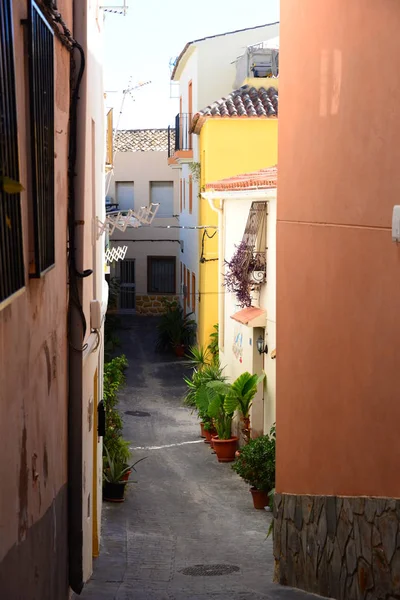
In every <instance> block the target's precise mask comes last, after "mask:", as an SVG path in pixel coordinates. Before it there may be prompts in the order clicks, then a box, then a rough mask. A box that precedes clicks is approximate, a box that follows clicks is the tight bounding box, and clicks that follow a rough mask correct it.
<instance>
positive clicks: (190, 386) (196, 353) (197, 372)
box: [183, 348, 226, 443]
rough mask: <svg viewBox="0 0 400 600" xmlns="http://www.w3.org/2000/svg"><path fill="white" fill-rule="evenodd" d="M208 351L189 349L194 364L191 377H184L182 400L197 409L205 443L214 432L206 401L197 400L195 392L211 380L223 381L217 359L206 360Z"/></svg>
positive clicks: (191, 362) (190, 358) (191, 361)
mask: <svg viewBox="0 0 400 600" xmlns="http://www.w3.org/2000/svg"><path fill="white" fill-rule="evenodd" d="M208 356H209V355H208V353H207V352H205V351H204V350H202V349H201V348H191V349H190V351H189V360H190V364H192V365H194V369H193V373H192V377H191V378H189V377H184V381H185V383H186V386H187V392H186V394H185V396H184V399H183V402H184V404H185V405H186V406H190V407H191V408H193V409H194V410H195V411H197V414H198V417H199V419H200V428H201V429H200V430H201V434H202V435H204V437H205V441H206V443H210V441H211V435H212V434H214V433H216V432H215V429H214V426H213V423H212V418H211V417H210V416H209V415H208V401H207V402H206V404H204V398H203V399H202V401H201V402H198V399H197V394H198V392H199V390H200V389H201V388H203V387H204V386H205V385H206V384H207V383H209V382H211V381H225V379H226V378H225V376H224V375H223V374H222V371H223V369H222V368H221V366H220V364H219V361H218V360H216V361H212V362H211V363H209V362H207V359H208Z"/></svg>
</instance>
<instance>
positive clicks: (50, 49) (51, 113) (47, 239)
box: [28, 0, 56, 278]
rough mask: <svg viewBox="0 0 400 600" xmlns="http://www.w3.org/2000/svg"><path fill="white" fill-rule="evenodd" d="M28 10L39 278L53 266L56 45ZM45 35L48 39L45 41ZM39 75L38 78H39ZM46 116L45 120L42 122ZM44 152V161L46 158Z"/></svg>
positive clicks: (37, 13) (35, 11)
mask: <svg viewBox="0 0 400 600" xmlns="http://www.w3.org/2000/svg"><path fill="white" fill-rule="evenodd" d="M28 6H29V17H28V24H29V104H30V125H31V130H30V134H31V174H32V177H31V179H32V207H33V236H34V240H33V242H34V243H33V246H34V261H33V264H32V266H31V267H30V270H29V276H30V277H32V278H40V277H42V276H43V275H45V274H46V273H47V272H48V271H49V270H50V269H52V268H54V266H55V263H56V240H55V158H54V148H55V139H54V138H55V126H54V125H55V47H54V46H55V45H54V31H53V29H52V28H51V26H50V25H49V23H48V21H47V19H46V17H45V16H44V14H43V13H42V11H41V9H40V7H39V6H38V4H37V3H36V2H35V0H29V5H28ZM38 24H39V25H38ZM39 26H40V27H41V30H40V39H39V34H37V31H36V30H35V28H36V27H39ZM35 31H36V34H37V35H36V36H35ZM43 32H45V33H43ZM45 35H47V36H50V37H47V38H46V39H45ZM38 73H39V74H40V75H41V77H38ZM48 96H49V98H48ZM44 107H45V109H44ZM46 116H47V119H46V118H45V117H46ZM46 129H47V131H46ZM46 151H47V157H45V153H46ZM44 157H45V158H44ZM46 183H47V185H46Z"/></svg>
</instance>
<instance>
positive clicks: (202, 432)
mask: <svg viewBox="0 0 400 600" xmlns="http://www.w3.org/2000/svg"><path fill="white" fill-rule="evenodd" d="M200 437H202V438H205V437H206V434H205V432H204V423H200Z"/></svg>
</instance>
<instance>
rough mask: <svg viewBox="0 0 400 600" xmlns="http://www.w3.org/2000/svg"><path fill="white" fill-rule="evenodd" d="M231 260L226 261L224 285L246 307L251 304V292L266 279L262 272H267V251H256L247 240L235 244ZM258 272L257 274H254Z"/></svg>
mask: <svg viewBox="0 0 400 600" xmlns="http://www.w3.org/2000/svg"><path fill="white" fill-rule="evenodd" d="M235 248H236V250H235V253H234V254H233V256H232V258H231V260H229V261H225V274H224V285H225V286H226V288H227V290H228V291H229V292H232V293H234V294H235V296H236V299H237V301H238V304H239V305H240V306H241V307H242V308H244V307H246V306H251V300H252V298H251V292H252V291H253V290H254V289H257V288H258V286H259V285H260V284H261V283H263V282H264V281H265V278H264V277H261V276H260V273H261V272H262V273H265V268H266V265H265V253H262V252H254V247H253V246H249V245H248V244H247V243H246V242H245V241H242V242H240V244H239V245H238V246H235ZM254 273H258V275H257V276H253V274H254Z"/></svg>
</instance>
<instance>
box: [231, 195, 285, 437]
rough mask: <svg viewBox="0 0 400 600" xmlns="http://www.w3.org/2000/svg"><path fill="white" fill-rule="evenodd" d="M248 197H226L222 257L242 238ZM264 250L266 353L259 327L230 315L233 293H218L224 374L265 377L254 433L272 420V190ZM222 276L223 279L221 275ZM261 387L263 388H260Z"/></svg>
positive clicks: (257, 402) (234, 304)
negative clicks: (259, 343)
mask: <svg viewBox="0 0 400 600" xmlns="http://www.w3.org/2000/svg"><path fill="white" fill-rule="evenodd" d="M255 200H256V199H255V198H252V197H251V196H250V197H249V196H247V197H243V196H240V194H239V193H238V195H237V196H236V197H235V198H232V197H231V198H229V199H225V200H224V203H223V214H222V218H220V225H222V228H223V235H222V236H221V238H222V239H221V245H220V248H221V250H222V255H223V258H224V259H225V260H230V259H231V258H232V255H233V254H234V251H235V245H238V244H239V243H240V242H241V240H242V237H243V233H244V228H245V225H246V221H247V217H248V214H249V210H250V208H251V204H252V202H253V201H255ZM266 247H267V248H268V250H267V283H266V284H264V285H263V286H262V288H261V291H260V294H259V306H260V307H261V308H263V309H264V310H266V319H265V340H266V343H267V345H268V349H269V351H268V354H267V355H265V354H262V355H261V356H260V355H259V354H258V351H257V348H256V341H257V338H258V337H259V335H260V334H262V329H261V328H260V327H257V328H253V327H248V326H246V325H242V324H240V323H237V322H236V321H234V320H233V319H231V315H233V314H234V313H236V312H237V311H239V310H241V308H240V306H239V305H238V304H237V301H236V298H235V296H234V294H232V293H230V292H227V291H226V289H225V288H223V287H222V288H221V291H225V293H222V294H220V306H219V316H220V358H221V364H222V365H223V366H225V373H226V375H227V376H228V377H229V379H231V380H234V379H236V377H238V376H239V375H240V374H241V373H243V372H244V371H249V372H250V373H261V372H262V370H264V371H265V373H266V376H267V384H266V386H260V387H259V391H258V394H257V396H256V398H255V401H254V406H253V412H252V428H253V430H254V432H256V433H261V432H262V431H264V432H266V433H268V432H269V429H270V427H271V425H272V424H273V423H274V422H275V387H276V384H275V360H273V359H271V352H272V350H274V349H275V344H276V337H275V336H276V300H275V297H276V198H275V192H273V193H269V198H268V217H267V233H266ZM221 279H222V278H221ZM262 388H264V389H262Z"/></svg>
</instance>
